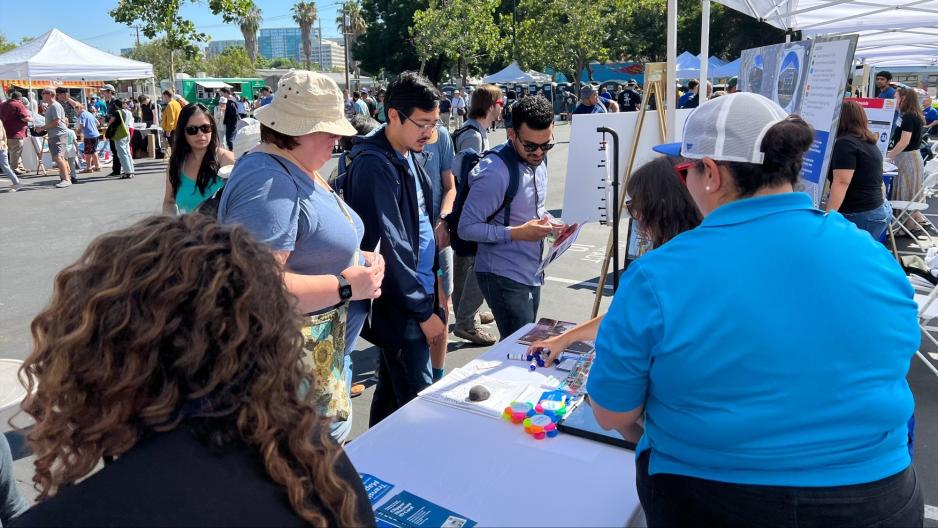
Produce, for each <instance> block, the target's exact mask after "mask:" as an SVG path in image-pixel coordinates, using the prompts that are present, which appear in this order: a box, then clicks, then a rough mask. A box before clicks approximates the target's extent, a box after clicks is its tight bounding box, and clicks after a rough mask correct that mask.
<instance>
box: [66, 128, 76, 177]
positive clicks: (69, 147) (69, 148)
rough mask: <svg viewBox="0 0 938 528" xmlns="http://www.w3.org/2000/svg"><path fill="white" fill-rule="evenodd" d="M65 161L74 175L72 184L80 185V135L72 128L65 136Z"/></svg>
mask: <svg viewBox="0 0 938 528" xmlns="http://www.w3.org/2000/svg"><path fill="white" fill-rule="evenodd" d="M65 160H66V161H67V162H68V170H69V173H71V175H72V183H78V171H79V166H78V134H76V133H75V130H73V129H71V128H70V129H68V133H67V134H66V135H65Z"/></svg>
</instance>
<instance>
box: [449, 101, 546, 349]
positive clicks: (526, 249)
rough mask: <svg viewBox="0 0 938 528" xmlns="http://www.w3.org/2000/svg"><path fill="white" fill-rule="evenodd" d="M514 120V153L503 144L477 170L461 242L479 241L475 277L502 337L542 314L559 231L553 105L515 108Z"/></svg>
mask: <svg viewBox="0 0 938 528" xmlns="http://www.w3.org/2000/svg"><path fill="white" fill-rule="evenodd" d="M511 120H512V128H510V129H509V130H508V144H507V145H506V146H505V147H507V148H499V147H496V149H498V150H499V153H498V155H493V154H490V155H487V156H485V157H484V158H483V159H482V160H481V161H480V162H479V164H478V165H477V166H476V168H475V169H473V170H472V172H471V173H470V176H469V178H470V180H469V181H470V186H469V195H468V197H467V198H466V203H465V205H464V206H463V210H462V215H461V217H460V219H459V236H460V238H462V239H464V240H469V241H473V242H477V243H478V250H477V252H476V257H475V272H476V278H477V279H478V281H479V288H480V289H481V290H482V295H483V297H485V301H486V302H487V303H488V305H489V307H490V308H491V309H492V313H493V314H494V315H495V324H496V325H498V332H499V333H500V334H501V338H502V339H505V338H506V337H508V336H509V335H511V334H512V333H514V332H515V331H516V330H518V329H519V328H521V327H522V326H524V325H525V324H527V323H531V322H534V320H535V318H536V317H537V308H538V304H539V302H540V290H541V285H543V284H544V274H543V272H542V271H540V267H541V259H542V255H543V240H544V238H546V237H547V236H548V235H550V234H551V233H552V232H554V233H556V232H559V226H558V225H556V224H553V223H552V222H551V220H552V217H551V215H550V213H548V212H547V209H546V208H545V206H544V204H545V201H546V195H547V151H549V150H550V149H552V148H553V147H554V138H553V133H554V110H553V106H552V105H551V103H550V102H549V101H548V100H547V99H545V98H544V97H541V96H535V97H525V98H524V99H521V100H520V101H518V102H517V103H515V105H514V106H513V107H512V109H511ZM509 163H512V164H515V165H516V167H512V166H510V165H509ZM513 178H517V183H516V184H515V185H512V179H513ZM514 188H516V189H517V190H516V191H515V192H514V194H512V190H514ZM506 193H507V195H506ZM506 198H508V199H506Z"/></svg>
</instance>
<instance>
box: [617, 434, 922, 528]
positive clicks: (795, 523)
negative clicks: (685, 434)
mask: <svg viewBox="0 0 938 528" xmlns="http://www.w3.org/2000/svg"><path fill="white" fill-rule="evenodd" d="M649 453H650V451H645V452H644V453H642V455H641V456H640V457H639V458H638V461H637V463H636V468H635V480H636V484H637V486H638V496H639V499H641V501H642V508H643V509H644V510H645V517H646V518H647V519H648V526H649V528H655V527H658V526H694V527H705V526H717V527H727V528H729V527H737V526H738V527H750V526H759V527H760V528H765V527H785V528H795V527H797V528H809V527H818V528H833V527H838V526H844V527H846V526H849V527H866V528H872V527H882V528H886V527H893V526H896V527H899V526H901V527H913V526H918V527H920V526H922V524H923V523H924V522H925V499H924V497H923V496H922V488H921V485H920V484H919V482H918V479H917V478H916V475H915V469H914V468H913V467H912V466H909V467H908V468H906V469H905V470H904V471H901V472H899V473H897V474H895V475H893V476H891V477H886V478H884V479H882V480H877V481H875V482H870V483H868V484H858V485H854V486H832V487H824V488H802V487H783V486H755V485H747V484H728V483H725V482H716V481H712V480H704V479H698V478H693V477H685V476H682V475H671V474H662V473H659V474H656V475H649V474H648V458H649Z"/></svg>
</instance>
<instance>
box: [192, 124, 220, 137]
mask: <svg viewBox="0 0 938 528" xmlns="http://www.w3.org/2000/svg"><path fill="white" fill-rule="evenodd" d="M213 130H215V127H213V126H212V125H199V126H187V127H186V134H188V135H190V136H194V135H196V134H198V133H199V132H201V133H203V134H211V133H212V131H213Z"/></svg>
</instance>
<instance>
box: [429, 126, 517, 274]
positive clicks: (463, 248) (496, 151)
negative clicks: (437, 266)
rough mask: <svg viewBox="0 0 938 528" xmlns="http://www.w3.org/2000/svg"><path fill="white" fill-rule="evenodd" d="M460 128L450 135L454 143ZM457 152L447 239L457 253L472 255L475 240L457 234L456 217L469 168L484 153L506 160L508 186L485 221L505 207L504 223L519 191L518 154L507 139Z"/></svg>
mask: <svg viewBox="0 0 938 528" xmlns="http://www.w3.org/2000/svg"><path fill="white" fill-rule="evenodd" d="M464 128H466V127H463V129H464ZM463 129H460V130H457V131H456V132H455V134H454V137H453V142H454V143H455V141H456V138H457V137H458V136H459V134H461V133H463V132H464V130H463ZM460 154H461V155H462V164H461V165H460V167H459V174H458V175H457V180H456V203H455V204H454V205H453V211H452V212H451V213H450V214H449V216H447V217H446V225H447V226H448V229H449V243H450V246H451V247H452V248H453V251H454V252H455V253H456V254H457V255H459V256H460V257H471V256H474V255H475V254H476V250H477V249H478V244H477V243H476V242H470V241H467V240H463V239H462V238H460V237H459V218H460V217H461V216H462V209H463V206H464V205H465V204H466V198H467V197H468V196H469V174H470V173H471V172H472V169H474V168H475V166H476V165H478V164H479V162H480V161H482V158H485V157H486V156H498V157H500V158H501V159H502V161H503V162H504V163H505V166H506V167H508V188H507V189H506V190H505V196H504V198H503V199H502V204H501V205H500V206H499V207H498V209H496V210H495V212H493V213H492V214H490V215H489V216H488V218H486V220H485V221H486V222H491V221H492V220H494V219H495V216H496V215H498V213H500V212H501V211H502V210H504V211H505V218H504V220H503V225H504V226H505V227H509V226H510V224H509V221H510V218H511V202H512V200H514V199H515V195H516V194H518V186H519V185H520V183H521V175H520V174H519V173H518V155H517V154H516V153H515V150H514V148H512V146H511V143H509V142H505V143H502V144H501V145H498V146H497V147H493V148H491V149H489V150H487V151H486V152H483V153H481V154H480V153H478V152H476V150H475V149H472V148H469V149H465V150H463V151H461V152H460Z"/></svg>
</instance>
